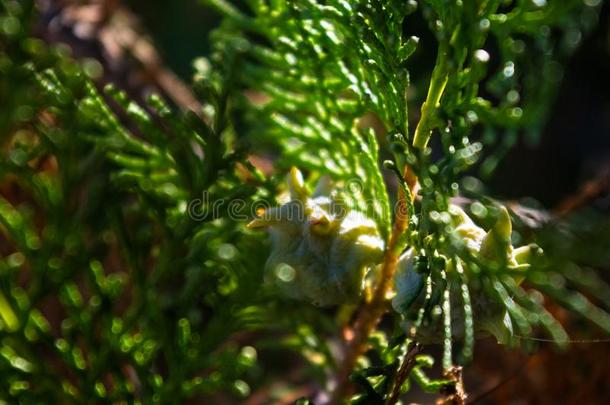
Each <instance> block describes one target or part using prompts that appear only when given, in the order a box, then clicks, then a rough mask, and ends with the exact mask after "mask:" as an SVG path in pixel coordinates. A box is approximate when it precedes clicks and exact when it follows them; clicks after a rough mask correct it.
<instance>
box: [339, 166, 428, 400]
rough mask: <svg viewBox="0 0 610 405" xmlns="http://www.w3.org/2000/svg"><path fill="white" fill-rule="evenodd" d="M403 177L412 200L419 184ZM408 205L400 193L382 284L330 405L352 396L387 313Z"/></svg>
mask: <svg viewBox="0 0 610 405" xmlns="http://www.w3.org/2000/svg"><path fill="white" fill-rule="evenodd" d="M404 174H405V175H404V177H405V179H406V181H407V184H408V186H409V188H410V189H411V196H413V194H414V193H413V191H414V189H415V187H416V184H417V178H416V177H415V176H414V175H413V174H412V173H410V172H409V171H408V170H407V169H406V168H405V173H404ZM411 202H412V201H408V200H407V198H406V196H405V193H404V191H403V189H402V188H399V191H398V201H397V205H396V213H395V218H394V226H393V227H392V233H391V235H390V240H389V241H388V245H387V247H386V250H385V255H384V259H383V264H382V267H381V273H380V277H379V283H378V284H377V286H376V288H375V291H374V293H373V297H372V299H371V300H370V301H369V302H367V303H366V304H365V305H364V306H363V307H362V308H361V309H360V312H359V313H358V316H357V318H356V321H355V322H354V327H353V333H352V334H350V335H351V339H350V340H349V341H347V342H346V344H347V347H346V351H345V358H344V360H343V362H342V364H341V368H340V370H339V373H338V374H337V387H336V388H335V391H334V392H333V395H332V398H331V402H330V403H331V404H335V405H338V404H340V403H342V402H343V399H344V398H345V397H346V396H347V395H349V393H350V391H351V386H350V382H349V376H350V374H351V373H352V370H353V369H354V366H355V365H356V361H357V360H358V357H360V356H361V355H362V354H363V353H364V352H365V351H366V349H367V345H366V341H367V339H368V337H369V335H370V334H371V332H372V331H373V330H374V329H375V327H376V326H377V324H378V323H379V320H380V319H381V317H382V316H383V314H384V313H385V311H386V302H387V300H386V297H387V295H388V292H389V291H390V289H391V288H392V285H393V282H394V273H395V272H396V265H397V264H398V258H399V256H400V249H399V248H400V246H398V242H399V240H400V237H401V236H402V235H403V234H404V233H405V231H406V230H407V227H408V224H409V221H408V214H407V213H408V204H410V203H411Z"/></svg>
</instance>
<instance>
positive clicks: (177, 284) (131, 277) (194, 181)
mask: <svg viewBox="0 0 610 405" xmlns="http://www.w3.org/2000/svg"><path fill="white" fill-rule="evenodd" d="M206 3H207V4H209V5H211V6H212V7H213V8H215V9H216V10H217V11H219V12H220V13H222V15H223V23H222V25H221V27H220V28H219V29H217V30H216V31H215V32H214V33H213V34H212V36H211V42H212V45H213V48H214V52H213V54H212V55H211V56H210V58H209V59H210V63H209V64H208V63H207V61H206V60H204V59H199V60H197V61H196V62H195V64H194V65H195V68H196V74H195V82H194V84H193V88H194V90H195V92H196V93H197V94H198V96H199V99H200V101H201V102H202V103H203V104H204V108H203V109H202V111H195V112H192V111H191V112H180V111H178V109H177V108H175V107H173V106H169V105H168V104H167V103H166V102H165V101H164V100H163V99H162V98H161V97H159V96H151V97H149V99H148V100H147V103H146V104H145V105H140V104H138V103H136V102H135V101H133V100H131V99H130V97H128V96H127V95H126V94H125V93H124V92H122V91H121V90H119V89H117V88H115V87H114V86H112V85H107V86H105V88H104V89H103V90H101V89H100V88H99V87H98V85H97V84H96V83H94V81H92V79H91V78H90V77H88V70H87V69H86V67H85V68H83V67H82V66H81V65H79V63H78V62H76V61H74V60H73V59H71V57H70V56H69V51H68V49H67V47H65V46H61V45H59V46H50V45H48V44H45V43H44V42H43V41H41V40H40V39H36V38H34V37H32V36H31V31H32V26H31V24H32V22H33V21H34V19H35V18H36V16H35V14H36V10H35V7H34V3H33V2H32V1H19V2H18V1H9V0H0V7H1V8H0V73H1V76H0V97H1V99H0V100H1V101H2V109H1V110H0V154H1V157H0V184H2V188H1V189H0V235H1V238H2V239H0V252H1V256H0V345H1V348H0V377H1V378H0V400H3V401H7V402H15V401H18V402H24V403H30V402H36V403H37V402H49V401H50V402H58V403H66V402H78V403H80V402H86V401H110V402H112V401H115V402H118V401H128V402H132V401H133V402H139V403H155V402H156V403H168V402H180V401H184V400H187V399H193V400H197V399H201V398H204V400H207V401H229V399H228V398H231V399H232V400H234V401H239V400H240V399H242V398H244V397H246V396H248V395H249V393H250V392H251V387H252V388H255V389H256V388H262V389H268V392H269V397H270V398H272V399H275V398H276V396H278V397H279V396H280V395H281V391H282V388H285V387H280V388H279V389H276V388H277V384H276V380H277V379H278V378H284V377H286V374H288V373H286V371H285V369H286V368H288V367H301V366H302V364H301V363H303V364H304V365H303V368H304V370H305V371H304V372H303V375H302V376H299V377H293V376H291V377H289V378H288V377H287V378H284V379H285V380H286V381H284V384H286V386H287V387H289V388H290V387H292V385H293V384H294V385H298V384H299V383H301V382H302V380H303V379H308V380H315V381H317V382H318V384H319V385H320V387H321V388H320V389H321V390H327V389H328V388H329V387H330V386H331V385H332V384H331V383H332V382H334V377H332V376H333V375H335V374H336V373H337V371H338V370H340V368H341V365H340V364H337V361H336V360H337V359H336V358H335V355H336V346H337V344H336V342H337V339H336V338H337V335H338V333H337V332H338V331H339V330H340V328H341V327H343V326H344V324H345V323H347V321H348V319H350V317H351V315H352V313H353V312H354V311H355V309H354V307H353V305H344V306H342V307H340V308H339V309H337V310H336V311H335V310H321V309H318V308H314V307H312V306H310V305H308V304H303V303H297V302H293V301H291V300H286V299H285V298H283V297H281V296H278V294H277V291H275V289H273V288H267V287H265V286H263V268H264V266H265V260H266V258H267V254H268V252H269V250H268V245H267V242H266V241H265V238H264V237H263V236H262V235H258V234H257V233H255V232H250V231H248V230H246V229H245V227H244V223H245V221H240V220H239V219H244V220H245V219H246V218H249V217H250V216H251V212H252V210H253V209H255V208H256V207H257V205H256V204H255V203H256V201H257V200H258V199H261V198H266V199H268V200H273V199H274V198H275V196H276V195H277V194H278V192H279V191H281V190H278V188H277V187H276V180H275V178H274V179H268V178H266V177H265V176H264V175H263V174H262V173H261V172H259V170H258V169H256V168H255V167H254V166H253V165H252V164H251V163H250V161H249V160H248V158H247V157H248V154H249V153H261V154H265V153H266V154H270V155H272V156H274V157H276V158H277V159H276V160H275V161H274V166H275V168H276V169H277V170H278V171H282V170H283V169H285V168H287V167H288V166H293V165H294V166H298V167H300V168H302V169H304V170H307V172H308V174H309V178H310V179H313V180H316V179H319V178H320V177H322V176H324V175H328V176H330V177H331V178H332V179H333V180H335V181H336V182H337V184H338V187H339V188H341V189H342V190H341V193H340V194H341V196H343V198H345V200H346V201H347V202H348V203H349V207H350V208H351V209H355V210H358V211H362V212H365V213H366V214H367V215H368V216H369V217H370V218H372V219H373V220H374V221H375V222H376V225H377V227H378V229H379V232H380V234H381V235H382V237H383V239H384V241H385V244H386V246H387V245H388V244H389V243H388V242H389V240H390V235H391V233H392V224H393V220H395V219H394V214H395V213H394V212H393V210H392V202H393V201H396V200H397V199H398V197H395V196H396V195H397V192H396V189H399V190H402V191H404V192H405V193H406V195H407V196H409V193H410V191H411V189H410V188H409V187H410V186H409V182H408V181H407V180H408V176H407V179H405V178H403V176H404V171H403V168H404V167H405V166H408V167H409V169H410V170H411V171H412V172H414V173H415V174H416V175H417V177H418V179H419V185H420V187H421V188H420V190H419V192H418V195H417V196H416V197H417V198H416V199H415V202H414V204H413V205H409V206H408V212H407V215H408V222H409V228H408V231H407V232H406V233H405V234H400V235H396V236H397V240H398V245H397V246H396V247H395V248H396V250H397V251H399V252H398V253H402V252H403V251H404V250H406V249H412V252H413V260H415V262H414V263H416V264H415V265H414V267H416V270H417V272H418V274H419V275H420V276H421V282H422V286H421V288H420V289H418V290H417V292H418V294H417V296H416V297H412V299H411V297H410V301H409V302H410V303H412V302H413V303H415V304H413V305H410V308H409V309H408V310H409V311H410V313H408V314H407V313H406V312H408V311H404V312H401V313H398V312H397V313H392V314H391V316H389V318H390V320H389V322H387V323H384V324H383V326H380V327H379V328H378V330H376V331H375V332H374V333H373V334H372V335H371V336H369V343H370V344H371V349H370V350H369V351H368V352H367V353H366V355H365V356H362V357H361V358H360V362H359V365H358V367H357V368H356V370H355V372H354V373H353V375H352V381H353V382H354V384H355V386H356V387H357V389H358V392H357V393H356V395H355V396H354V398H353V400H354V402H355V403H358V401H360V402H359V403H385V402H386V401H388V400H390V398H391V397H392V393H393V392H400V393H404V392H406V391H407V390H408V388H409V386H410V384H412V383H416V384H418V385H419V386H421V387H422V388H423V389H424V390H426V391H429V392H439V391H441V390H443V389H444V388H446V387H448V386H451V385H452V384H455V381H448V380H445V379H441V380H436V379H430V378H428V377H427V376H426V375H425V373H424V371H423V370H424V369H425V368H429V367H431V366H432V359H431V358H429V357H427V356H422V355H419V356H415V357H414V358H413V359H414V360H413V362H414V363H413V364H412V365H411V366H410V368H408V369H406V368H404V366H403V364H404V362H405V361H407V360H410V357H409V351H410V348H412V347H413V346H411V345H412V344H413V343H412V342H413V341H414V340H418V339H419V340H423V339H425V336H432V337H433V338H432V339H429V340H430V341H431V342H442V343H443V344H444V356H443V366H444V368H445V370H447V369H449V367H450V366H452V365H453V364H454V363H455V361H454V357H455V355H456V354H457V355H458V356H457V358H458V359H459V360H458V362H462V363H467V362H468V360H469V359H470V358H471V357H472V356H473V345H474V338H475V331H476V330H478V329H479V328H478V326H480V325H479V324H483V323H485V322H488V321H489V322H492V323H493V325H492V327H498V322H497V319H496V318H497V317H498V314H500V315H504V314H505V313H507V314H508V316H507V317H503V316H500V319H501V320H502V321H503V320H504V319H508V320H509V321H508V322H509V323H510V325H512V330H511V331H509V335H508V338H509V339H508V341H507V343H513V344H517V343H518V342H519V339H520V338H527V337H531V336H533V334H534V332H535V327H537V326H541V327H542V328H544V329H546V330H547V332H548V334H549V335H550V336H551V338H552V339H554V340H555V341H557V342H558V343H560V344H565V343H566V342H567V340H568V337H567V334H566V332H565V331H564V330H563V327H562V326H561V325H560V324H559V322H558V321H556V320H555V318H554V317H553V316H552V315H551V314H550V313H549V312H548V310H547V309H546V308H545V306H544V302H543V299H542V294H541V293H544V294H545V295H546V296H548V297H550V298H552V299H553V300H554V301H556V302H557V303H559V304H561V305H563V306H564V307H566V308H568V309H569V310H570V311H571V312H574V313H576V314H580V315H582V316H583V317H584V318H586V319H588V320H590V321H591V322H593V323H594V324H597V325H598V326H600V327H601V328H602V329H603V330H604V331H605V332H610V315H608V313H607V312H606V311H607V310H608V309H610V298H609V297H608V291H610V287H608V286H607V285H606V284H605V283H604V282H603V281H602V280H601V279H600V278H599V276H598V275H596V274H595V272H594V271H592V270H591V268H592V267H594V266H599V265H600V264H607V263H608V258H607V251H605V250H603V249H598V250H597V251H594V255H583V254H582V252H583V251H584V250H585V249H580V248H576V247H575V248H574V251H571V250H569V249H566V246H567V247H574V246H577V245H576V242H575V241H574V240H573V239H571V235H570V234H569V233H566V234H565V235H564V237H560V238H559V239H560V240H556V239H557V238H558V236H557V233H556V232H552V231H551V232H549V235H550V236H548V237H547V236H545V232H546V231H545V232H541V233H540V234H539V235H537V236H536V235H535V236H534V237H531V238H527V237H526V236H525V235H526V231H527V230H526V229H525V227H524V226H522V224H520V223H519V221H518V220H517V221H515V219H516V218H515V217H514V215H513V220H512V223H513V224H514V225H515V228H516V231H513V232H512V238H513V240H512V243H511V240H510V237H511V232H510V231H511V226H512V225H511V220H510V218H508V217H507V216H506V215H507V211H506V210H505V209H504V208H503V207H500V206H499V204H498V203H497V202H496V201H494V200H492V199H491V198H490V197H489V196H485V195H482V194H481V192H480V190H479V189H477V188H476V187H470V186H469V185H472V184H473V182H472V180H471V181H470V182H469V181H462V178H463V176H464V173H465V172H466V171H467V170H470V173H472V172H473V170H474V169H478V170H479V171H480V173H481V174H482V175H488V174H490V173H491V172H493V169H494V167H495V165H496V164H497V161H498V159H499V158H501V156H502V154H503V153H505V152H506V151H507V150H508V148H510V146H512V145H513V144H514V143H515V141H516V139H517V135H518V134H520V133H522V132H523V130H524V129H526V130H527V131H526V132H527V135H529V137H530V138H531V139H533V140H535V138H536V137H537V133H538V132H539V131H540V129H541V128H542V125H543V124H544V121H545V118H546V115H547V114H548V109H549V105H550V103H551V102H552V100H553V94H554V91H555V90H554V89H555V88H556V84H557V82H558V81H559V79H560V76H561V69H562V68H561V62H563V60H564V58H565V57H566V56H568V55H569V53H570V52H571V51H572V50H573V49H574V47H575V46H576V45H577V42H578V41H579V38H580V37H581V36H582V32H584V31H586V30H588V29H590V28H591V27H593V26H594V25H595V22H596V18H597V12H598V10H599V9H598V6H589V5H586V4H584V3H582V2H581V1H577V0H569V1H566V0H553V1H551V0H549V1H548V2H539V1H536V2H534V1H531V2H530V1H515V2H512V1H499V0H488V1H483V0H480V1H479V0H477V1H455V2H452V1H442V0H427V1H420V2H415V1H412V0H410V1H405V2H402V1H395V0H388V1H381V0H359V1H343V0H327V1H314V0H297V1H281V0H271V1H263V0H251V1H248V2H247V4H245V5H242V4H241V3H240V4H239V5H232V4H230V3H228V2H226V1H224V0H207V1H206ZM591 3H594V2H591ZM422 23H423V24H425V25H427V26H428V27H429V28H430V30H429V31H430V32H428V31H426V32H423V31H422V33H421V34H422V35H421V36H422V39H425V40H426V41H428V42H424V41H423V40H422V41H421V44H419V45H418V43H419V42H420V41H419V39H418V38H417V37H415V36H411V35H410V34H408V33H409V32H412V29H411V27H413V26H414V27H419V28H418V29H422V30H423V28H421V27H422V26H423V25H422ZM417 24H419V26H418V25H417ZM422 47H425V48H427V49H428V50H432V52H433V53H436V61H435V63H434V65H432V66H425V67H424V68H421V67H418V63H419V62H418V59H417V58H418V56H419V55H420V53H421V52H423V51H425V49H424V50H422V49H421V48H422ZM409 70H410V71H412V72H413V73H412V75H410V74H409ZM424 89H425V90H424ZM414 106H421V109H420V112H418V109H417V108H413V107H414ZM408 107H411V108H410V109H409V108H408ZM414 124H415V125H414ZM411 127H412V128H414V129H410V128H411ZM482 156H483V157H484V159H481V157H482ZM386 159H387V160H386ZM382 160H385V162H384V163H385V167H386V168H387V169H388V170H383V169H382V167H384V166H383V165H382V164H381V161H382ZM354 179H357V180H358V181H357V182H354V181H353V180H354ZM413 191H415V189H413ZM458 195H465V196H467V197H469V198H472V203H470V204H469V205H468V207H466V212H462V214H463V217H462V220H463V221H462V222H459V221H456V220H455V218H452V216H451V215H450V214H449V213H450V210H451V207H452V205H453V203H452V202H451V201H452V198H453V197H456V196H458ZM414 197H415V196H414ZM236 201H239V202H240V204H238V205H233V206H232V205H231V203H232V202H236ZM216 208H217V209H216ZM460 215H461V214H460ZM236 216H237V218H236ZM470 218H472V221H471V220H470ZM466 220H468V221H470V223H472V229H474V227H475V226H476V227H477V229H479V228H478V227H481V228H483V229H486V230H489V233H487V234H485V231H482V229H481V232H482V235H484V237H485V238H484V239H483V240H478V239H476V238H474V237H472V238H470V239H472V240H475V239H476V243H480V244H481V245H482V246H481V249H476V250H473V249H469V248H468V246H467V244H468V242H469V237H465V236H464V229H463V228H460V224H463V223H464V221H466ZM585 222H587V221H585ZM593 222H597V223H599V224H600V227H599V228H598V229H590V228H586V227H584V226H583V225H582V223H581V222H578V221H575V222H574V223H572V224H568V225H569V226H570V227H571V228H569V229H572V230H574V231H575V232H576V231H579V227H581V229H580V232H579V234H585V235H586V236H587V239H586V240H587V241H590V243H588V244H587V246H586V249H596V248H597V247H598V246H603V245H604V243H603V242H604V241H607V240H608V235H607V230H608V229H610V228H609V227H607V226H606V227H603V226H602V225H601V224H603V221H599V220H597V219H596V220H594V221H593ZM475 223H476V225H475ZM587 223H589V222H587ZM583 228H584V229H583ZM547 229H548V228H547ZM468 232H469V231H468ZM473 232H475V233H476V232H478V231H476V230H475V231H473ZM520 232H521V233H520ZM375 235H376V234H375ZM352 239H353V238H352ZM352 239H350V241H351V240H352ZM516 239H520V240H516ZM530 239H531V240H530ZM472 240H471V242H472ZM532 241H535V242H536V243H538V244H539V245H540V246H541V247H542V248H543V250H544V251H545V255H544V257H542V258H541V257H538V256H536V255H535V254H530V251H529V250H519V249H515V250H513V247H512V246H513V244H514V245H515V246H517V245H526V244H527V243H529V242H532ZM517 242H518V243H517ZM346 251H350V249H346ZM533 251H534V249H533V248H532V252H533ZM536 251H537V250H536ZM481 252H483V253H481ZM519 255H521V256H519ZM579 255H581V256H579ZM593 258H597V260H598V262H592V259H593ZM403 264H404V262H403ZM372 273H374V274H372V276H371V277H369V279H368V282H369V284H371V283H372V284H373V287H374V284H375V283H376V282H378V281H379V280H376V279H375V277H376V276H377V275H376V274H375V271H373V272H372ZM522 279H525V281H523V283H522V282H521V281H522ZM420 290H421V291H420ZM363 295H364V296H366V294H363ZM592 300H594V301H592ZM478 307H481V308H483V307H487V308H493V309H494V313H492V314H490V316H489V317H486V315H480V314H481V312H477V308H478ZM406 321H410V323H408V322H407V324H408V329H407V327H405V322H406ZM502 321H500V322H502ZM500 326H506V325H504V324H502V325H500ZM510 332H512V333H510ZM405 334H407V335H408V338H407V337H405ZM386 336H395V337H393V338H390V339H387V338H386ZM458 346H460V347H459V350H458V349H457V347H458ZM261 353H264V354H265V356H260V354H261ZM286 353H292V354H295V353H296V354H298V359H296V358H294V357H290V356H288V360H286V359H284V358H282V357H286ZM280 358H282V359H280ZM338 358H339V359H341V356H339V357H338ZM278 359H280V360H278ZM287 361H290V363H287ZM295 365H296V366H295ZM401 370H402V371H401ZM404 370H407V371H408V373H407V374H405V375H401V372H403V373H404ZM297 379H300V380H301V381H296V380H297ZM212 403H214V402H212Z"/></svg>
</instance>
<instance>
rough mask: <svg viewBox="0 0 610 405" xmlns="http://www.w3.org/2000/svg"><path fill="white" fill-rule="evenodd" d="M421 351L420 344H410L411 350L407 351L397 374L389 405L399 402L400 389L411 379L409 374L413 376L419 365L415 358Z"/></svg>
mask: <svg viewBox="0 0 610 405" xmlns="http://www.w3.org/2000/svg"><path fill="white" fill-rule="evenodd" d="M421 350H422V345H420V344H419V343H417V342H413V343H412V344H410V347H409V350H408V351H407V354H405V358H404V360H403V362H402V364H401V365H400V368H399V369H398V373H397V374H396V379H395V381H394V388H393V389H392V395H390V398H389V399H388V402H387V405H394V404H395V403H396V402H398V399H399V397H400V388H401V387H402V385H403V384H404V383H405V381H406V380H407V378H408V377H409V374H411V371H413V367H415V365H416V364H417V362H416V361H415V356H417V355H418V354H419V352H421Z"/></svg>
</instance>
